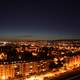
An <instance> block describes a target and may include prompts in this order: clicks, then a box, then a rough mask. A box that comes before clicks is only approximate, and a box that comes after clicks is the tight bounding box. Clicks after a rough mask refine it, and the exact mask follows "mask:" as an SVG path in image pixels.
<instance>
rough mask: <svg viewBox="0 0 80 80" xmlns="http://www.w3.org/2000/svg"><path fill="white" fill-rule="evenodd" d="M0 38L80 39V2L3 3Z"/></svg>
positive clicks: (0, 5)
mask: <svg viewBox="0 0 80 80" xmlns="http://www.w3.org/2000/svg"><path fill="white" fill-rule="evenodd" d="M0 37H1V38H11V39H12V38H15V39H73V38H74V39H77V38H79V39H80V3H79V2H77V1H73V0H69V1H68V0H66V1H65V0H48V1H47V0H36V1H35V0H28V1H27V0H11V1H8V0H3V1H1V2H0Z"/></svg>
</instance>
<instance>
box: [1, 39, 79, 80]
mask: <svg viewBox="0 0 80 80" xmlns="http://www.w3.org/2000/svg"><path fill="white" fill-rule="evenodd" d="M75 70H76V71H77V72H76V71H75ZM79 71H80V40H36V41H35V40H23V41H20V40H18V41H0V80H56V79H57V78H59V79H57V80H61V79H62V78H61V75H64V74H65V76H64V78H63V79H62V80H65V77H66V76H67V77H68V76H69V75H67V74H70V75H71V73H72V74H73V72H74V73H75V72H76V73H79ZM73 75H74V74H73Z"/></svg>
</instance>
